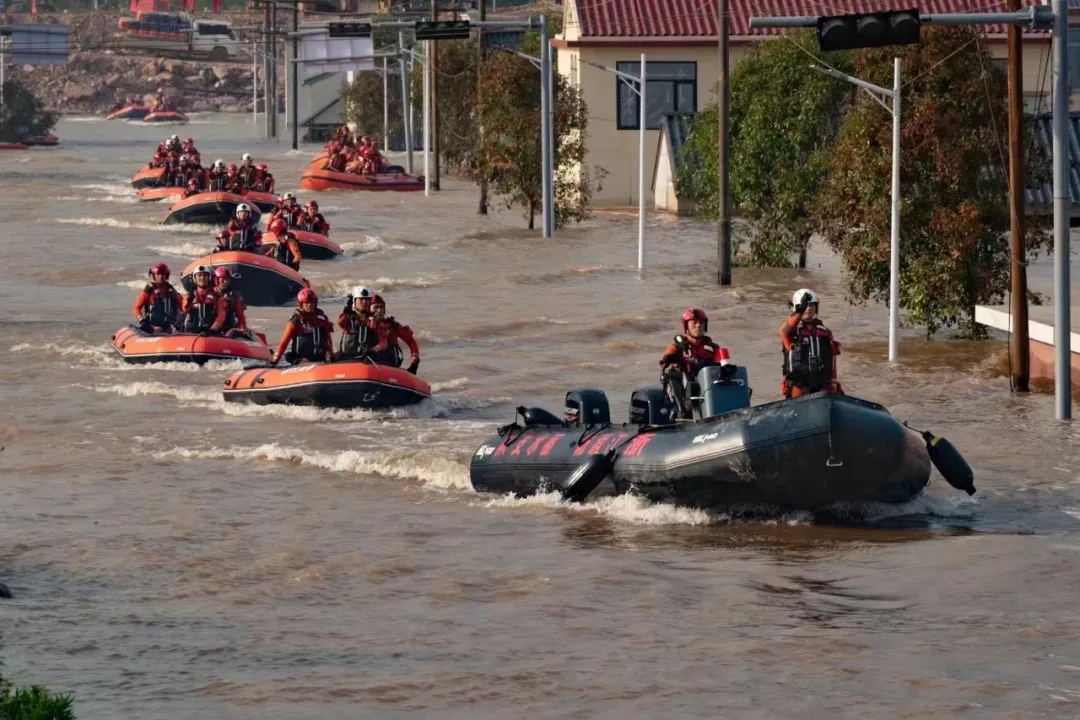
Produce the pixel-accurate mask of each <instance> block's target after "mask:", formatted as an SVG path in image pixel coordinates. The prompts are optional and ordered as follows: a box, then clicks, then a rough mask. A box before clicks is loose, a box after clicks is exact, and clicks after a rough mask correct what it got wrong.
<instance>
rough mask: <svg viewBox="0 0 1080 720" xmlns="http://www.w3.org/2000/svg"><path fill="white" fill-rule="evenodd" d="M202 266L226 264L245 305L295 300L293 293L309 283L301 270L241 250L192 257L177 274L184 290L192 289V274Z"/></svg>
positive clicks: (283, 302) (273, 303)
mask: <svg viewBox="0 0 1080 720" xmlns="http://www.w3.org/2000/svg"><path fill="white" fill-rule="evenodd" d="M200 266H205V267H206V268H207V269H208V270H209V271H210V272H211V273H212V272H214V270H216V269H218V268H219V267H226V268H229V271H230V272H231V273H232V275H233V280H232V286H233V287H234V288H235V289H236V292H238V293H240V296H241V297H243V298H244V304H245V305H247V306H248V307H258V306H264V307H265V306H271V305H285V304H287V303H290V302H292V303H295V302H296V295H297V293H299V292H300V291H301V290H303V289H304V288H306V287H311V284H310V283H309V282H308V281H307V279H305V278H304V277H303V276H302V275H300V273H298V272H296V271H295V270H293V269H292V268H291V267H289V266H288V265H284V264H282V263H279V262H278V261H277V260H275V259H274V258H270V257H266V256H265V255H259V254H256V253H250V252H244V251H241V250H228V251H225V252H216V253H210V254H209V255H206V256H204V257H201V258H199V259H198V260H195V261H194V262H192V263H191V264H190V265H188V266H187V267H186V268H184V270H183V272H182V273H181V275H180V282H181V283H182V284H183V286H184V290H186V291H187V292H191V291H192V290H194V289H195V279H194V277H193V275H194V274H195V271H196V270H197V269H198V268H199V267H200Z"/></svg>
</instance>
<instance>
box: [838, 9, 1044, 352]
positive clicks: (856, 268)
mask: <svg viewBox="0 0 1080 720" xmlns="http://www.w3.org/2000/svg"><path fill="white" fill-rule="evenodd" d="M977 32H978V31H977V30H971V29H968V28H940V29H939V28H932V29H930V30H928V31H925V32H924V34H923V37H922V42H921V43H920V44H918V45H909V46H904V47H902V48H882V49H878V50H868V51H864V52H861V53H858V54H856V56H855V69H856V73H855V74H856V75H858V76H859V77H860V78H863V79H866V80H868V81H870V82H873V83H876V84H878V85H883V86H891V85H892V76H893V58H894V57H896V56H899V57H900V58H901V66H902V77H904V78H907V80H906V82H905V83H904V85H903V102H902V120H901V122H902V125H901V139H900V306H901V307H902V308H903V309H904V311H905V313H906V319H907V320H908V321H909V322H911V323H913V324H917V325H921V326H924V327H925V328H926V334H927V336H928V337H929V336H931V335H933V334H934V333H935V332H936V331H937V330H939V329H940V328H942V327H950V326H958V327H959V328H960V330H961V332H962V333H964V334H967V335H975V334H979V332H980V328H979V326H978V325H976V324H975V322H974V306H975V305H976V304H978V303H985V302H993V301H997V300H998V299H999V298H1001V296H1002V294H1003V292H1004V291H1005V290H1006V289H1007V284H1008V275H1009V239H1008V234H1007V233H1008V228H1009V205H1008V192H1009V188H1008V181H1007V171H1006V167H1005V157H1006V148H1007V147H1008V143H1007V130H1008V119H1007V112H1006V96H1007V84H1006V78H1005V76H1004V73H1003V72H1002V71H1001V70H1000V69H998V68H996V67H994V65H993V64H992V63H991V59H990V56H989V54H988V53H987V51H986V48H985V46H984V45H983V43H982V42H979V41H978V37H977V35H976V33H977ZM957 48H962V49H960V50H959V51H958V50H957ZM891 170H892V115H891V114H890V113H889V112H887V111H886V110H885V109H884V108H882V107H881V106H880V105H879V104H878V103H877V102H875V101H874V100H873V98H871V97H869V96H866V95H865V94H864V95H862V96H860V97H859V98H858V100H857V102H856V104H855V106H854V108H853V110H852V112H851V114H850V115H849V116H848V117H847V118H846V120H845V121H844V127H843V131H842V135H841V137H840V139H839V140H838V142H837V144H836V146H835V148H834V151H833V153H832V157H831V159H830V161H829V169H828V177H827V180H826V182H825V184H824V186H823V187H822V189H821V193H820V196H819V198H818V207H819V211H818V213H817V227H818V231H819V232H820V233H821V234H822V236H823V237H824V239H825V241H826V242H827V243H828V244H829V246H830V247H832V248H833V249H835V250H836V251H837V252H839V253H840V254H841V255H842V256H843V260H844V266H845V268H846V270H847V272H846V273H845V274H846V276H847V285H848V290H849V294H850V298H851V299H852V300H855V301H865V300H868V299H870V298H874V299H879V300H886V299H887V297H888V288H889V259H890V220H891V210H890V189H891ZM1047 242H1048V233H1047V232H1046V229H1045V224H1036V223H1030V222H1029V223H1028V229H1027V243H1028V246H1029V248H1030V249H1031V250H1033V251H1035V250H1037V249H1038V248H1040V247H1044V246H1045V245H1046V243H1047Z"/></svg>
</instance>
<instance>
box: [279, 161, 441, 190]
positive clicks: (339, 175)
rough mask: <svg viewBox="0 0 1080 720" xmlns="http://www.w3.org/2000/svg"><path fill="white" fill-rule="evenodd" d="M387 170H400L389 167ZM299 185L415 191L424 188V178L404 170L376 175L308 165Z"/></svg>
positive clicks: (336, 188) (338, 188) (309, 188)
mask: <svg viewBox="0 0 1080 720" xmlns="http://www.w3.org/2000/svg"><path fill="white" fill-rule="evenodd" d="M387 169H388V170H400V169H401V168H397V167H394V166H392V167H390V168H387ZM300 187H302V188H304V189H305V190H316V191H322V190H366V191H375V192H378V191H395V192H415V191H416V190H423V189H424V178H422V177H421V176H419V175H409V174H407V173H405V172H384V173H380V174H378V175H357V174H356V173H343V172H336V171H334V170H328V169H326V168H316V167H315V166H314V165H312V166H311V167H309V168H308V169H307V170H306V171H305V172H304V174H303V175H301V176H300Z"/></svg>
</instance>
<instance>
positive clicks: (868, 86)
mask: <svg viewBox="0 0 1080 720" xmlns="http://www.w3.org/2000/svg"><path fill="white" fill-rule="evenodd" d="M810 67H812V68H813V69H814V70H818V71H820V72H823V73H825V74H826V75H831V76H832V77H834V78H839V79H841V80H847V81H848V82H849V83H851V84H852V85H856V86H858V87H861V88H862V89H863V90H866V91H867V92H869V93H870V94H871V95H873V97H874V99H875V100H877V101H878V102H879V103H881V105H882V107H884V108H885V109H886V110H889V112H891V113H892V116H893V132H892V196H891V200H890V203H891V206H892V211H891V215H892V219H891V226H890V231H889V234H890V242H889V362H896V361H897V360H898V359H899V356H900V349H899V345H900V58H893V86H892V90H889V89H888V88H883V87H881V86H880V85H875V84H873V83H869V82H866V81H865V80H860V79H859V78H857V77H853V76H851V75H847V74H845V73H842V72H840V71H839V70H833V69H832V68H829V67H824V68H823V67H818V66H817V65H811V66H810ZM874 93H877V94H878V95H882V96H884V97H889V98H892V109H891V110H890V109H889V106H888V105H886V104H885V103H884V102H882V100H881V99H879V98H878V97H877V95H874Z"/></svg>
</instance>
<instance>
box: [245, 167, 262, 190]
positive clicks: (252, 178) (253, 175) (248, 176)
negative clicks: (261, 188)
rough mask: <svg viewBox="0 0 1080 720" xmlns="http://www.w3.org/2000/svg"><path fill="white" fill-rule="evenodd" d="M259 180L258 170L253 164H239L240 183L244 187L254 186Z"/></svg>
mask: <svg viewBox="0 0 1080 720" xmlns="http://www.w3.org/2000/svg"><path fill="white" fill-rule="evenodd" d="M258 180H259V170H258V169H257V168H256V167H255V166H254V165H247V166H244V165H241V166H240V184H241V185H243V186H244V187H254V185H255V183H256V182H258Z"/></svg>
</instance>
